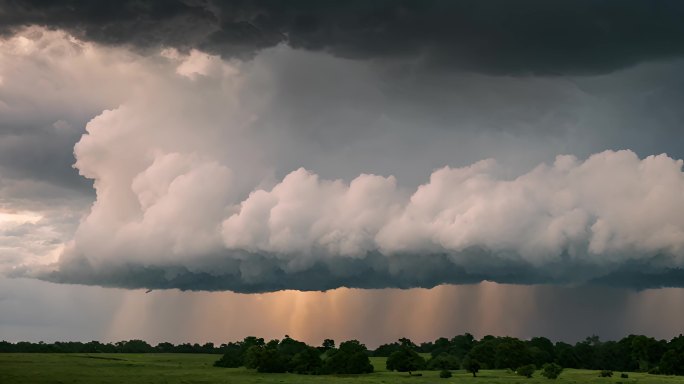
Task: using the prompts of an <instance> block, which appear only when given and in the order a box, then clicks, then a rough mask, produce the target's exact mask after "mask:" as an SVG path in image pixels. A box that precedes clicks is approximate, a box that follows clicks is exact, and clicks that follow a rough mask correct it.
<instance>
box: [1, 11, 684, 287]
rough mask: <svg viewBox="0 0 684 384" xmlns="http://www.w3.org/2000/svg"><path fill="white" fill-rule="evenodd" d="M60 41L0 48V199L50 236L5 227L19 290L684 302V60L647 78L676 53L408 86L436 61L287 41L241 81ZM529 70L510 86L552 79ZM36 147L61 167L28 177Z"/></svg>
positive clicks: (227, 60)
mask: <svg viewBox="0 0 684 384" xmlns="http://www.w3.org/2000/svg"><path fill="white" fill-rule="evenodd" d="M250 4H251V3H250ZM160 6H161V5H160ZM542 8H543V7H542ZM79 9H81V8H79ZM31 10H33V11H35V9H33V8H26V9H25V10H24V11H26V12H28V14H30V13H31V12H33V11H31ZM29 11H31V12H29ZM216 12H219V11H218V10H216V9H214V10H213V13H212V14H215V13H216ZM58 14H59V12H58V9H57V10H51V11H50V12H47V13H45V14H44V16H45V17H53V16H54V15H58ZM112 14H114V15H116V12H113V13H112ZM161 14H163V12H162V13H161ZM170 14H171V15H185V14H186V13H184V12H181V11H179V12H177V13H176V12H175V11H174V12H170ZM278 14H279V15H280V14H281V13H278ZM27 17H28V16H27ZM103 17H105V16H103ZM106 17H109V16H106ZM106 17H105V19H103V20H101V21H102V23H100V24H99V25H107V23H108V20H109V19H107V18H106ZM122 17H123V16H122ZM174 17H176V16H174ZM123 18H124V19H126V17H123ZM77 19H78V20H86V21H87V20H88V18H87V17H81V16H79V17H77ZM343 19H344V18H341V19H340V20H343ZM26 20H29V19H28V18H27V19H26ZM117 20H118V19H117ZM135 20H137V19H135ZM174 20H175V19H174ZM27 22H28V21H27ZM36 22H37V23H40V21H36ZM83 23H85V21H83ZM117 23H118V21H117ZM174 23H176V21H174V22H173V23H172V24H174ZM44 24H48V25H51V26H52V27H54V28H64V29H67V30H70V31H71V32H72V33H74V34H73V35H72V34H70V33H67V32H64V31H63V30H61V29H59V30H48V29H44V28H40V27H35V26H34V27H28V28H24V29H17V30H14V31H13V32H11V33H9V34H8V35H7V36H8V37H7V38H5V39H3V40H2V46H1V47H2V52H3V55H2V56H1V58H2V62H0V65H2V67H0V69H1V70H2V72H1V73H0V76H2V77H3V82H2V84H0V92H2V94H1V95H2V97H3V98H2V100H0V101H2V102H3V104H0V107H2V108H4V110H5V111H7V112H8V113H7V114H3V116H2V118H4V119H6V120H4V121H3V126H2V127H3V130H4V132H5V134H6V135H7V136H8V138H5V139H4V140H3V142H0V145H6V147H7V148H8V149H11V150H12V151H15V152H8V153H10V154H11V153H13V154H14V155H13V156H10V155H5V157H2V156H0V161H2V166H3V167H5V169H4V170H3V173H2V175H0V176H2V178H0V181H2V182H3V184H7V185H10V186H16V185H24V186H26V188H25V189H24V190H23V192H20V191H19V190H18V189H16V188H9V187H8V188H5V189H4V191H6V194H5V195H4V196H3V201H2V202H3V204H4V206H5V208H4V209H5V210H12V212H14V211H18V210H19V208H20V207H23V209H28V210H31V211H37V212H38V213H39V214H38V216H40V217H41V218H42V219H38V221H35V222H34V221H31V220H33V219H31V220H24V221H22V220H23V219H21V218H22V216H21V214H23V213H22V212H19V213H17V214H14V216H12V217H15V218H16V220H14V221H12V223H10V224H8V225H6V227H3V231H4V234H5V236H6V238H7V239H8V240H7V241H8V242H7V243H6V244H8V245H9V246H10V248H12V250H13V252H15V254H17V255H18V256H13V257H12V258H11V260H9V261H6V263H5V265H3V269H4V270H5V272H6V273H7V274H9V275H11V276H29V277H36V278H40V279H44V280H50V281H54V282H60V283H80V284H92V285H102V286H113V287H125V288H180V289H184V290H232V291H237V292H264V291H275V290H285V289H298V290H328V289H334V288H337V287H342V286H346V287H359V288H384V287H398V288H411V287H433V286H436V285H439V284H443V283H455V284H467V283H477V282H480V281H483V280H491V281H496V282H501V283H518V284H541V283H545V284H569V285H576V284H604V285H617V286H623V287H630V288H647V287H660V286H682V282H683V281H684V279H683V278H682V269H681V268H682V260H681V257H682V252H683V249H684V222H683V221H682V217H684V212H683V211H682V210H683V209H684V201H683V196H684V192H683V191H684V176H683V174H682V160H680V158H681V157H682V156H684V154H682V146H681V143H682V138H681V136H680V135H673V132H677V131H678V129H679V127H680V125H679V122H680V121H681V115H682V112H681V110H680V109H679V105H680V101H681V94H682V89H684V87H683V86H682V84H684V82H682V80H681V75H680V73H681V69H682V62H681V60H669V61H667V62H650V60H654V59H657V58H663V59H664V58H668V57H670V58H672V57H676V56H677V54H676V52H674V51H668V53H667V55H671V56H667V55H665V56H658V55H660V53H659V54H658V55H650V56H649V55H644V56H640V58H639V59H638V60H635V61H629V60H626V61H625V60H622V59H621V61H620V60H619V61H620V64H619V65H617V64H615V65H612V66H608V67H597V66H592V67H591V68H592V69H591V70H590V69H589V67H587V66H584V67H583V66H582V65H577V66H574V69H573V70H572V71H569V72H570V73H585V74H584V75H581V76H580V75H577V76H544V77H534V76H533V77H527V76H525V77H518V76H499V75H500V74H501V73H502V72H499V70H498V69H497V70H494V67H490V68H488V67H487V66H486V65H484V64H482V63H480V64H478V65H477V66H478V67H479V68H482V70H481V71H479V72H480V73H477V74H473V73H467V72H462V71H459V70H458V69H459V68H460V69H464V68H466V69H467V67H460V66H458V65H456V64H454V66H453V68H455V70H454V71H453V73H446V72H440V71H434V72H432V71H429V70H427V71H425V70H421V71H417V72H413V71H412V68H414V67H412V66H411V65H408V66H406V65H405V63H403V64H402V63H400V64H398V65H395V64H396V63H391V61H392V60H395V59H397V58H401V57H402V55H407V56H406V57H421V55H419V54H416V53H415V52H413V51H410V50H409V51H406V52H405V53H400V52H398V51H397V52H388V53H387V55H385V56H382V58H380V57H365V56H364V55H362V54H361V53H362V51H363V50H359V51H358V52H355V53H354V54H352V53H344V52H342V51H339V52H338V51H336V49H333V48H334V44H331V45H330V46H315V45H312V46H311V47H309V46H306V45H304V44H303V43H295V42H294V41H296V40H293V37H292V36H289V35H288V42H287V44H279V43H273V44H270V43H269V44H270V45H269V44H263V45H259V49H256V50H255V49H253V48H250V49H248V51H249V52H250V54H249V56H250V59H249V60H241V59H239V57H240V55H232V54H227V53H226V52H227V51H222V50H217V49H215V48H212V46H203V43H201V41H204V40H197V41H195V40H193V39H195V38H194V37H193V35H192V34H184V36H186V37H188V38H190V39H191V40H192V41H191V42H188V43H187V44H189V45H187V46H185V45H184V44H185V43H183V44H181V43H172V42H166V41H159V40H155V39H153V38H150V39H149V42H150V43H149V44H147V43H144V42H137V41H135V40H134V39H132V38H131V39H121V40H116V41H104V40H98V38H97V37H92V36H91V35H89V33H91V32H88V28H89V24H87V23H85V24H83V25H78V26H75V25H72V26H69V25H68V24H59V25H58V24H56V23H52V24H51V23H48V22H47V21H45V22H44ZM152 24H153V25H155V26H158V25H161V24H158V23H156V22H155V23H152ZM162 24H163V23H162ZM190 24H191V25H195V23H194V22H193V23H190ZM17 25H19V24H17ZM116 25H123V24H116ZM174 25H175V24H174ZM92 27H93V28H95V26H94V24H93V26H92ZM124 29H126V30H134V29H135V26H130V28H128V27H127V28H124ZM152 30H154V28H152ZM644 30H648V28H646V29H644ZM107 35H108V36H116V33H114V32H112V34H109V33H108V34H107ZM164 36H171V35H164ZM142 37H143V36H141V38H142ZM240 41H249V39H241V40H240ZM435 41H439V39H436V40H435ZM127 44H134V45H136V47H137V48H139V50H130V46H128V45H127ZM194 45H196V46H197V47H194ZM169 47H172V48H169ZM191 47H192V48H191ZM218 53H220V54H222V55H223V56H222V55H219V54H218ZM331 53H332V54H331ZM359 59H369V60H359ZM370 59H372V60H370ZM376 59H377V60H376ZM623 59H624V58H623ZM421 60H422V59H421ZM428 61H429V60H428ZM533 61H534V62H536V63H542V62H543V60H537V59H535V60H533ZM580 61H581V60H580ZM641 61H649V62H643V63H640V62H641ZM446 63H448V61H444V62H443V64H446ZM585 64H587V65H588V62H586V63H585ZM629 65H635V66H634V67H633V68H628V69H623V70H621V71H617V72H614V73H608V74H601V75H597V74H596V73H599V72H600V73H603V72H604V71H608V70H612V69H615V68H622V67H624V66H629ZM421 68H422V69H425V68H427V67H421ZM519 69H520V68H517V67H515V66H509V67H508V69H507V70H506V71H504V72H510V73H515V74H522V73H523V72H525V73H528V72H529V73H538V72H539V73H544V72H546V71H547V69H548V68H547V69H542V68H541V67H538V68H533V67H527V69H526V70H525V71H522V72H521V71H520V70H519ZM587 73H588V74H587ZM22 76H23V77H22ZM36 79H37V80H36ZM40 79H48V80H49V81H41V80H40ZM55 79H60V80H59V81H55ZM22 84H31V85H32V86H31V87H25V86H21V85H22ZM36 105H38V106H36ZM60 111H66V112H60ZM653 111H657V112H653ZM29 112H37V113H35V117H34V119H35V123H33V122H31V124H24V125H21V126H20V125H16V124H14V122H16V121H24V119H23V118H22V116H25V115H27V114H29ZM15 120H16V121H15ZM79 121H80V122H81V123H82V124H83V125H84V126H85V130H83V127H82V126H80V125H79ZM86 122H87V123H86ZM81 133H84V134H83V135H82V136H81ZM58 135H62V136H64V137H65V138H64V139H63V140H56V139H54V138H55V137H57V136H58ZM33 136H37V137H42V138H43V139H42V140H40V139H35V140H33V141H32V140H31V138H32V137H33ZM47 139H53V140H47ZM20 143H34V146H33V147H31V146H30V145H29V144H27V147H28V148H45V149H46V150H47V151H46V153H48V154H50V153H53V152H54V153H55V156H53V157H48V160H47V161H46V160H44V159H41V157H40V155H38V156H36V155H31V156H28V155H27V156H26V157H24V156H21V158H19V159H17V160H13V159H14V158H15V157H19V155H18V153H23V152H22V150H21V146H18V147H17V146H15V145H17V144H20ZM40 143H46V144H40ZM74 143H75V146H73V144H74ZM38 144H40V145H44V147H42V146H39V145H38ZM53 147H54V148H57V149H54V150H53V151H50V149H52V148H53ZM625 148H628V149H625ZM72 149H73V152H74V155H75V169H76V171H77V172H78V173H79V174H80V175H81V176H82V177H83V178H79V177H76V176H75V175H74V174H73V173H69V172H70V168H69V167H68V165H70V164H69V163H68V159H69V156H68V155H66V154H65V153H70V152H71V151H72ZM66 151H68V152H66ZM25 152H27V153H28V152H30V151H28V150H26V151H25ZM663 152H667V153H663ZM57 154H59V156H61V157H59V156H57ZM559 154H560V155H559ZM61 172H63V174H61ZM65 175H70V176H65ZM90 182H92V186H93V189H94V192H95V196H93V195H92V194H90V193H89V192H90V188H89V187H90ZM44 185H49V186H50V187H51V188H46V189H43V188H41V186H44ZM29 190H32V191H33V193H38V192H42V193H46V192H49V191H53V192H54V196H53V195H50V196H51V197H50V198H51V199H55V200H49V199H50V198H47V197H36V198H34V199H27V198H26V196H31V195H30V193H25V192H26V191H29ZM65 191H66V192H65ZM70 191H71V192H73V191H87V192H85V193H81V194H77V195H76V196H78V197H77V198H75V199H71V200H69V199H67V196H69V195H70ZM36 196H37V195H36ZM50 201H55V202H57V203H56V204H53V203H48V202H50ZM21 204H25V205H21ZM91 204H92V205H91ZM46 207H47V208H46ZM48 208H49V209H48ZM63 212H69V215H66V214H63ZM81 215H82V216H81ZM20 219H21V220H20ZM58 219H63V221H64V222H59V220H58ZM41 223H42V224H44V228H43V230H36V229H34V230H31V229H30V228H29V227H30V226H31V225H40V224H41ZM23 239H28V240H31V244H37V245H40V246H41V247H42V248H41V247H38V246H36V247H24V246H22V245H21V244H24V242H23V241H22V240H23ZM10 240H11V242H10ZM17 249H18V250H19V251H17ZM38 255H42V256H38Z"/></svg>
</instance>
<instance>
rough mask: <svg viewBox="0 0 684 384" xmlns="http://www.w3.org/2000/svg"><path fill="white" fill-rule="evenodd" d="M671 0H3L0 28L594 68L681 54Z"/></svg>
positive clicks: (489, 64) (475, 64)
mask: <svg viewBox="0 0 684 384" xmlns="http://www.w3.org/2000/svg"><path fill="white" fill-rule="evenodd" d="M682 18H684V5H683V4H682V3H681V2H679V1H675V0H655V1H654V0H629V1H620V2H605V1H597V0H579V1H577V0H576V1H554V2H549V1H540V0H525V1H515V2H512V1H505V0H494V1H470V0H467V1H466V0H463V1H451V0H445V1H419V0H413V1H370V2H369V1H363V0H361V1H342V2H340V1H330V0H323V1H320V0H315V1H307V0H302V1H287V2H278V1H260V0H251V1H249V0H247V1H212V0H209V1H190V0H188V1H178V0H173V1H166V0H164V1H161V0H145V1H138V0H135V1H98V2H91V1H80V0H62V1H39V0H33V1H32V0H25V1H8V0H4V1H2V2H0V25H3V26H4V28H5V30H10V29H11V28H12V27H16V26H24V25H29V24H41V25H46V26H49V27H51V28H62V29H66V30H68V31H70V32H72V33H74V34H75V35H77V36H80V37H82V38H84V39H87V40H92V41H96V42H100V43H105V44H132V45H134V46H137V47H140V48H149V47H158V46H160V45H161V46H171V47H177V48H181V49H188V48H199V49H202V50H205V51H209V52H213V53H220V54H222V55H224V56H226V57H235V56H238V57H244V56H250V55H253V54H254V52H255V51H257V50H260V49H263V48H267V47H272V46H275V45H277V44H279V43H287V44H289V45H290V46H292V47H295V48H303V49H307V50H313V51H325V52H330V53H332V54H334V55H337V56H339V57H346V58H357V59H379V60H384V59H389V60H392V59H408V60H410V61H413V62H415V63H422V64H428V65H430V66H433V67H441V68H452V69H453V68H456V69H465V70H468V71H475V72H482V73H490V74H491V73H493V74H516V75H520V74H546V75H558V74H595V73H603V72H610V71H613V70H616V69H619V68H624V67H627V66H631V65H634V64H637V63H640V62H644V61H651V60H660V59H670V58H676V57H680V56H681V55H682V54H684V48H683V47H684V45H683V44H682V39H683V38H684V26H683V25H682V23H681V20H682Z"/></svg>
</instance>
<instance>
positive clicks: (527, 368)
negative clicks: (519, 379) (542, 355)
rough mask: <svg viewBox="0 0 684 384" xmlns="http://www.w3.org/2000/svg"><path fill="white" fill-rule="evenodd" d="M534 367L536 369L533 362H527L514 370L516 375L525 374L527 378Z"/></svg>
mask: <svg viewBox="0 0 684 384" xmlns="http://www.w3.org/2000/svg"><path fill="white" fill-rule="evenodd" d="M535 369H537V367H535V366H534V364H527V365H523V366H522V367H518V369H516V370H515V372H516V373H517V374H518V375H520V376H525V377H527V378H528V379H529V378H530V377H532V375H533V374H534V371H535Z"/></svg>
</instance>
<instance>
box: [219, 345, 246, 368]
mask: <svg viewBox="0 0 684 384" xmlns="http://www.w3.org/2000/svg"><path fill="white" fill-rule="evenodd" d="M225 351H226V352H225V353H224V354H223V356H222V357H221V358H220V359H218V360H217V361H216V362H214V367H223V368H237V367H241V366H242V365H243V364H244V361H243V356H242V349H241V348H240V345H238V344H236V343H230V344H228V345H226V347H225Z"/></svg>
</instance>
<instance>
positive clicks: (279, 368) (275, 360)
mask: <svg viewBox="0 0 684 384" xmlns="http://www.w3.org/2000/svg"><path fill="white" fill-rule="evenodd" d="M288 363H289V361H288V359H287V357H286V356H284V355H283V354H281V353H280V352H279V351H278V350H277V349H275V348H263V349H262V350H261V352H260V353H259V355H258V362H257V367H256V368H257V372H260V373H284V372H287V368H288Z"/></svg>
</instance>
